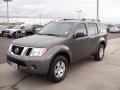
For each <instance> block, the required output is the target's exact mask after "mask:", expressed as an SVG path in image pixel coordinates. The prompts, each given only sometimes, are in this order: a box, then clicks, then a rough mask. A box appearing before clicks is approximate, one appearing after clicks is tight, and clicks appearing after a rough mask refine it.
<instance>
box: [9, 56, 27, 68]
mask: <svg viewBox="0 0 120 90" xmlns="http://www.w3.org/2000/svg"><path fill="white" fill-rule="evenodd" d="M7 61H8V62H14V63H16V64H18V65H19V66H23V67H25V66H26V64H25V63H24V62H22V61H19V60H16V59H13V58H10V57H7Z"/></svg>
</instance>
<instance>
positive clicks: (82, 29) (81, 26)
mask: <svg viewBox="0 0 120 90" xmlns="http://www.w3.org/2000/svg"><path fill="white" fill-rule="evenodd" d="M77 32H81V33H84V35H87V31H86V27H85V24H82V23H80V24H78V25H77V27H76V31H75V33H77Z"/></svg>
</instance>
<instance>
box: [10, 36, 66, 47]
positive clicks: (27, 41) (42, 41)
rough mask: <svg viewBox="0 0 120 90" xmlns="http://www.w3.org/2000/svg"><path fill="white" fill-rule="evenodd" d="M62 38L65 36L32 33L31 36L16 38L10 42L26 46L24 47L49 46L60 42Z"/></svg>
mask: <svg viewBox="0 0 120 90" xmlns="http://www.w3.org/2000/svg"><path fill="white" fill-rule="evenodd" d="M64 40H65V37H56V36H48V35H32V36H28V37H24V38H20V39H16V40H14V41H13V42H12V43H13V44H15V45H19V46H26V47H36V48H37V47H38V48H40V47H45V48H49V47H51V46H53V45H56V44H58V43H61V42H62V41H64Z"/></svg>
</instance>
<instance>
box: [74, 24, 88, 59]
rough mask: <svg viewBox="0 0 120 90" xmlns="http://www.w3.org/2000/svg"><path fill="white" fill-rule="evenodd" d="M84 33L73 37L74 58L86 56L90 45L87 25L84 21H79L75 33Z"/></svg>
mask: <svg viewBox="0 0 120 90" xmlns="http://www.w3.org/2000/svg"><path fill="white" fill-rule="evenodd" d="M78 32H79V33H84V36H83V37H77V38H74V39H73V60H75V61H76V60H80V59H81V58H84V57H86V56H87V55H88V54H89V53H88V47H89V39H88V35H87V30H86V26H85V24H84V23H79V24H78V25H77V26H76V28H75V33H74V34H76V33H78Z"/></svg>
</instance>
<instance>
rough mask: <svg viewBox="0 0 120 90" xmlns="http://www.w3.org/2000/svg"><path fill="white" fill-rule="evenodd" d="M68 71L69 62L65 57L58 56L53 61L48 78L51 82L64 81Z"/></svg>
mask: <svg viewBox="0 0 120 90" xmlns="http://www.w3.org/2000/svg"><path fill="white" fill-rule="evenodd" d="M67 71H68V60H67V59H66V58H65V57H64V56H60V55H59V56H57V57H55V58H54V59H53V61H52V63H51V66H50V69H49V72H48V75H47V78H48V80H49V81H51V82H60V81H62V80H63V79H64V78H65V76H66V73H67Z"/></svg>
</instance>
